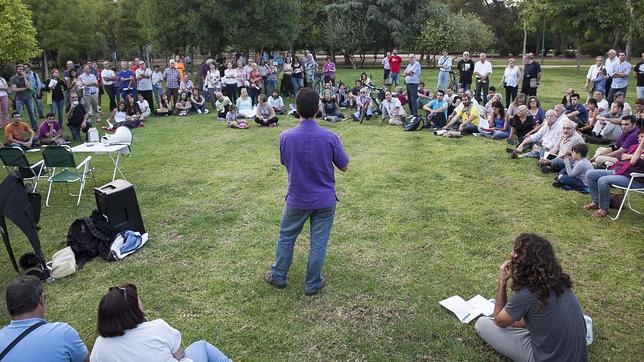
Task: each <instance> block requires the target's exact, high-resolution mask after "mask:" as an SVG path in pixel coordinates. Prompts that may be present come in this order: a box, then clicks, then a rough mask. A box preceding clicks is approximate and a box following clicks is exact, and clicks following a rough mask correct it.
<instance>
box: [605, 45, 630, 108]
mask: <svg viewBox="0 0 644 362" xmlns="http://www.w3.org/2000/svg"><path fill="white" fill-rule="evenodd" d="M631 68H632V66H631V63H629V62H627V61H626V53H624V52H623V51H620V52H619V62H618V63H617V65H615V66H614V67H613V82H612V83H611V85H610V91H609V92H608V103H611V104H612V103H613V99H614V98H615V93H617V92H622V93H624V97H626V90H627V88H628V75H629V74H630V73H631Z"/></svg>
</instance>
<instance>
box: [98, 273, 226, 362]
mask: <svg viewBox="0 0 644 362" xmlns="http://www.w3.org/2000/svg"><path fill="white" fill-rule="evenodd" d="M97 327H98V328H97V329H98V337H96V341H95V342H94V347H93V348H92V353H91V355H90V361H92V362H121V361H137V362H157V361H175V360H178V361H183V360H184V358H185V359H189V360H191V361H194V362H227V361H231V360H230V359H229V358H228V357H226V355H225V354H224V353H223V352H221V351H220V350H219V349H217V347H215V346H213V345H212V344H210V343H208V342H206V341H203V340H202V341H198V342H194V343H192V344H191V345H189V346H188V347H187V348H185V349H184V348H183V346H182V343H181V332H179V331H178V330H176V329H174V328H172V327H171V326H170V325H169V324H168V323H167V322H166V321H164V320H163V319H154V320H148V318H147V317H146V315H145V312H144V311H143V303H141V299H140V298H139V294H138V290H137V287H136V285H134V284H123V285H119V286H115V287H110V288H109V289H108V291H107V293H106V294H105V295H104V296H103V298H101V302H100V303H99V305H98V323H97Z"/></svg>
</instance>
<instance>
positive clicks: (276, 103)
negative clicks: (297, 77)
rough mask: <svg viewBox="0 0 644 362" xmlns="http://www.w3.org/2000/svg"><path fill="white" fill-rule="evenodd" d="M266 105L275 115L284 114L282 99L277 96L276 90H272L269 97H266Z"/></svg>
mask: <svg viewBox="0 0 644 362" xmlns="http://www.w3.org/2000/svg"><path fill="white" fill-rule="evenodd" d="M268 104H270V105H271V107H273V110H274V111H275V114H284V99H282V96H280V95H279V93H278V92H277V89H274V90H273V92H272V94H271V96H270V97H268Z"/></svg>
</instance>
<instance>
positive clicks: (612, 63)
mask: <svg viewBox="0 0 644 362" xmlns="http://www.w3.org/2000/svg"><path fill="white" fill-rule="evenodd" d="M617 64H619V58H617V52H616V51H615V49H610V50H609V51H608V58H606V64H604V67H605V68H606V75H608V79H606V92H608V91H610V86H611V84H612V83H613V73H615V67H616V66H617ZM606 96H608V93H607V94H606ZM609 103H613V102H612V101H611V100H609Z"/></svg>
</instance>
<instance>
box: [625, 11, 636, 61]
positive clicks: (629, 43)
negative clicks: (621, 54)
mask: <svg viewBox="0 0 644 362" xmlns="http://www.w3.org/2000/svg"><path fill="white" fill-rule="evenodd" d="M628 8H629V15H630V16H629V18H628V35H627V36H626V49H625V52H626V59H631V50H632V46H633V23H634V22H635V6H634V5H633V0H628Z"/></svg>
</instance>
